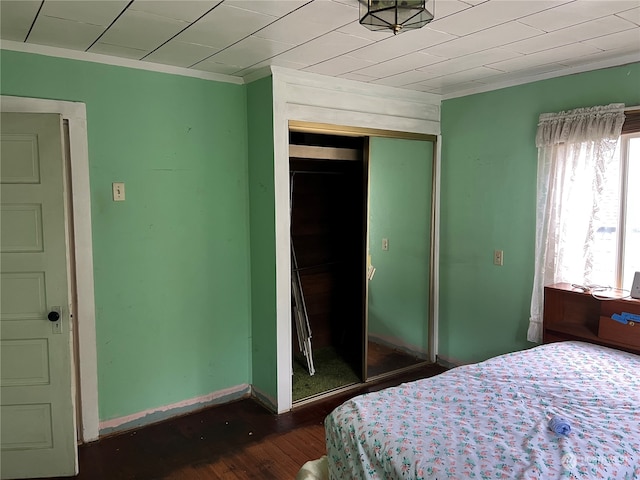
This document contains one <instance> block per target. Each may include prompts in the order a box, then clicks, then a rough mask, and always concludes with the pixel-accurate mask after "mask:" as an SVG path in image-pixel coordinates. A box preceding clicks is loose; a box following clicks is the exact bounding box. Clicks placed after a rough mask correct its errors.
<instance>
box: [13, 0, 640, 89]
mask: <svg viewBox="0 0 640 480" xmlns="http://www.w3.org/2000/svg"><path fill="white" fill-rule="evenodd" d="M358 15H359V10H358V0H223V1H220V0H195V1H191V0H174V1H169V0H159V1H156V0H132V1H129V0H106V1H98V0H72V1H62V0H44V1H42V0H17V1H9V0H0V18H1V21H2V23H1V26H0V37H1V38H2V40H9V41H10V42H3V46H4V47H6V48H11V46H9V47H7V45H14V46H15V45H18V44H27V45H23V47H26V46H29V45H46V46H50V47H60V48H64V49H70V50H74V51H81V52H89V53H96V54H103V55H108V56H112V57H121V58H126V59H134V60H140V61H142V62H151V63H155V64H163V65H170V66H174V67H183V68H187V69H191V70H193V71H204V72H212V73H215V74H222V75H227V76H231V77H235V80H240V79H245V80H246V79H248V78H249V79H251V78H255V77H257V76H259V74H260V72H262V71H264V70H265V67H268V66H269V65H277V66H282V67H288V68H292V69H296V70H304V71H307V72H314V73H319V74H323V75H329V76H333V77H341V78H347V79H352V80H358V81H361V82H369V83H374V84H381V85H389V86H393V87H401V88H407V89H412V90H419V91H424V92H430V93H436V94H441V95H445V96H449V97H450V96H457V95H458V94H461V93H462V92H465V91H469V90H474V89H476V90H478V89H491V88H498V87H499V86H504V85H505V84H514V83H522V82H526V81H528V80H530V79H531V80H532V79H535V78H537V77H539V76H540V75H547V76H555V75H561V74H565V73H571V72H573V71H576V70H577V69H578V70H588V69H590V68H596V66H598V65H602V64H603V63H604V64H607V65H615V64H623V63H628V62H629V61H640V1H639V0H435V20H434V21H433V22H431V23H430V24H429V25H427V26H426V27H424V28H422V29H420V30H415V31H408V32H404V33H401V34H400V35H397V36H394V35H393V34H392V32H391V31H389V33H387V32H372V31H369V30H367V29H366V28H365V27H363V26H361V25H359V24H358ZM34 48H35V47H34ZM220 78H223V77H220ZM229 80H232V79H231V78H229Z"/></svg>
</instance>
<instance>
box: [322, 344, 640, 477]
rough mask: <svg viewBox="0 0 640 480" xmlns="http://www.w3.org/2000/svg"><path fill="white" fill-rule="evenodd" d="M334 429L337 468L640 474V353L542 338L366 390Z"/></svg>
mask: <svg viewBox="0 0 640 480" xmlns="http://www.w3.org/2000/svg"><path fill="white" fill-rule="evenodd" d="M557 417H560V418H562V419H564V420H565V421H566V422H567V423H568V424H569V425H570V427H571V431H570V433H568V434H567V435H562V434H558V433H555V432H554V431H552V430H551V429H550V427H549V424H550V421H551V420H552V419H554V418H557ZM325 430H326V441H327V459H328V465H329V477H330V479H331V480H342V479H344V480H354V479H434V480H435V479H437V480H443V479H471V478H473V479H512V478H518V479H544V480H547V479H555V478H557V479H592V478H593V479H616V480H618V479H629V480H631V479H640V356H638V355H634V354H631V353H625V352H620V351H617V350H613V349H609V348H605V347H600V346H597V345H591V344H587V343H582V342H560V343H552V344H547V345H541V346H538V347H535V348H532V349H530V350H525V351H521V352H516V353H511V354H507V355H502V356H499V357H496V358H492V359H490V360H487V361H485V362H482V363H478V364H474V365H465V366H462V367H457V368H454V369H452V370H449V371H448V372H446V373H443V374H441V375H438V376H436V377H432V378H428V379H424V380H419V381H416V382H411V383H406V384H402V385H400V386H398V387H394V388H389V389H386V390H383V391H379V392H375V393H369V394H365V395H361V396H359V397H356V398H354V399H352V400H349V401H347V402H345V403H344V404H342V405H341V406H339V407H338V408H336V409H335V410H334V411H333V412H332V413H331V414H330V415H329V416H327V418H326V419H325Z"/></svg>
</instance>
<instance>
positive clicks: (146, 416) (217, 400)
mask: <svg viewBox="0 0 640 480" xmlns="http://www.w3.org/2000/svg"><path fill="white" fill-rule="evenodd" d="M250 396H251V386H250V385H249V384H246V383H244V384H242V385H237V386H235V387H230V388H225V389H224V390H218V391H216V392H213V393H209V394H207V395H202V396H200V397H195V398H190V399H188V400H183V401H181V402H177V403H173V404H171V405H165V406H162V407H158V408H152V409H149V410H145V411H142V412H138V413H134V414H131V415H127V416H124V417H120V418H113V419H111V420H105V421H104V422H100V425H99V435H100V437H103V436H106V435H113V434H115V433H121V432H126V431H127V430H133V429H136V428H141V427H145V426H147V425H151V424H153V423H158V422H162V421H164V420H168V419H170V418H173V417H178V416H182V415H186V414H188V413H194V412H196V411H198V410H202V409H203V408H207V407H211V406H213V405H220V404H223V403H229V402H232V401H234V400H239V399H241V398H248V397H250Z"/></svg>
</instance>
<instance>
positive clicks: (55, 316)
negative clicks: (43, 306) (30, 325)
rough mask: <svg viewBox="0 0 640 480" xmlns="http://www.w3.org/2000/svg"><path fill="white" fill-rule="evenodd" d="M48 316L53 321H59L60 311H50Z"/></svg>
mask: <svg viewBox="0 0 640 480" xmlns="http://www.w3.org/2000/svg"><path fill="white" fill-rule="evenodd" d="M47 318H48V319H49V321H51V322H57V321H58V320H60V313H58V312H55V311H53V312H49V315H47Z"/></svg>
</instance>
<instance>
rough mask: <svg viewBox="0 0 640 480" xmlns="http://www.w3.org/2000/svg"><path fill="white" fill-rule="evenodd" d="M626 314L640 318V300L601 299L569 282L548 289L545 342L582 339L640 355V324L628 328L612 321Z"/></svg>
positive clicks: (633, 323) (544, 325) (546, 289)
mask: <svg viewBox="0 0 640 480" xmlns="http://www.w3.org/2000/svg"><path fill="white" fill-rule="evenodd" d="M604 295H605V294H602V293H598V296H604ZM622 312H626V313H631V314H634V315H640V300H634V299H631V298H625V299H613V300H600V299H597V298H594V297H593V296H592V295H591V294H590V293H585V292H582V291H581V290H579V289H576V288H573V287H572V286H571V285H570V284H568V283H557V284H555V285H550V286H547V287H545V288H544V319H543V342H544V343H551V342H559V341H562V340H582V341H585V342H589V343H597V344H598V345H604V346H607V347H613V348H617V349H618V350H626V351H628V352H633V353H637V354H640V321H639V322H631V323H629V324H627V325H624V324H622V323H619V322H616V321H615V320H612V319H611V315H613V314H616V313H617V314H621V313H622Z"/></svg>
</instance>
